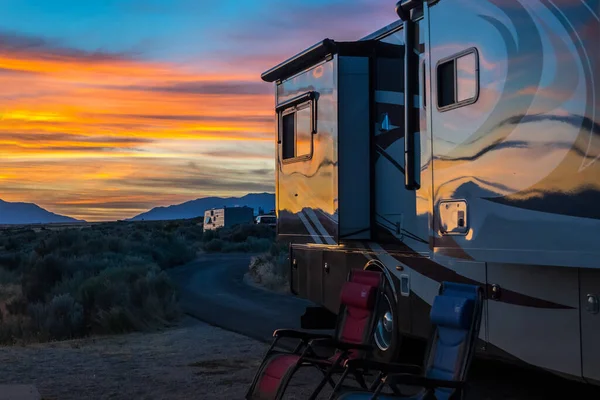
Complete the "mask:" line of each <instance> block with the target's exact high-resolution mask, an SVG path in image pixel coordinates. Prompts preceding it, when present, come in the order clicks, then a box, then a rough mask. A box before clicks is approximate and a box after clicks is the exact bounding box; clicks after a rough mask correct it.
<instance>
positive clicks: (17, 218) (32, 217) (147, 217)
mask: <svg viewBox="0 0 600 400" xmlns="http://www.w3.org/2000/svg"><path fill="white" fill-rule="evenodd" d="M236 206H248V207H252V208H253V209H254V214H255V215H256V214H258V212H259V209H262V210H263V211H264V212H266V213H268V212H270V211H272V210H274V209H275V194H273V193H249V194H247V195H245V196H242V197H204V198H200V199H196V200H191V201H187V202H185V203H181V204H174V205H170V206H166V207H155V208H153V209H151V210H149V211H146V212H144V213H141V214H139V215H136V216H135V217H133V218H129V219H128V220H127V221H159V220H162V221H164V220H172V219H188V218H195V217H199V216H203V215H204V211H206V210H208V209H211V208H219V207H236ZM84 222H86V221H84V220H79V219H75V218H71V217H67V216H65V215H59V214H55V213H53V212H50V211H48V210H45V209H43V208H42V207H40V206H38V205H37V204H34V203H11V202H8V201H3V200H0V225H25V224H52V223H84Z"/></svg>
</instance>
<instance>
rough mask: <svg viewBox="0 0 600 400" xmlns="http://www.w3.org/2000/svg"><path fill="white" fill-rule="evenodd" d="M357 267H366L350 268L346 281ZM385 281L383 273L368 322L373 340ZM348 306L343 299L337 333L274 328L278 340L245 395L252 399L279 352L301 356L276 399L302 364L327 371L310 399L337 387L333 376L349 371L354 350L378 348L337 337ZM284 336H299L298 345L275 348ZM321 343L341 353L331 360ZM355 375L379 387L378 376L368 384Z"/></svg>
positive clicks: (362, 382)
mask: <svg viewBox="0 0 600 400" xmlns="http://www.w3.org/2000/svg"><path fill="white" fill-rule="evenodd" d="M355 271H363V270H350V271H349V272H348V275H347V280H346V281H352V277H353V273H354V272H355ZM384 284H385V279H384V278H383V276H381V277H380V281H379V285H378V286H377V287H376V293H375V303H374V305H373V311H372V313H371V316H370V317H369V321H368V322H367V327H368V328H367V329H368V333H366V334H365V336H366V337H367V338H368V339H367V340H371V338H372V333H373V327H374V322H375V320H376V317H377V309H378V308H379V303H380V298H381V296H382V292H383V287H384ZM345 308H346V306H345V305H344V304H343V303H340V307H339V311H338V318H337V322H336V327H335V330H334V333H333V334H332V335H331V334H322V333H313V332H304V331H299V330H294V329H277V330H275V331H274V332H273V337H274V340H273V342H272V343H271V346H270V347H269V348H268V350H267V351H266V353H265V355H264V356H263V359H262V361H261V364H260V366H259V367H258V369H257V371H256V373H255V375H254V378H253V380H252V383H251V385H250V388H249V389H248V391H247V392H246V396H245V398H246V399H247V400H251V399H252V393H253V391H254V389H255V388H256V385H257V384H258V382H259V378H260V377H261V373H262V372H263V370H264V369H265V368H266V367H267V366H268V361H269V358H270V357H271V356H274V355H279V354H287V355H297V356H298V360H297V361H296V363H295V365H294V366H293V367H292V368H291V369H290V370H289V371H288V372H287V373H286V375H285V376H284V377H283V378H282V380H281V382H280V384H279V388H278V391H277V394H276V397H275V399H276V400H279V399H281V398H282V396H283V394H284V393H285V390H286V389H287V387H288V385H289V381H290V380H291V378H292V377H293V375H294V374H295V373H296V371H297V370H298V369H300V368H302V367H307V366H313V367H316V368H317V369H318V370H319V371H320V372H321V373H322V374H323V379H322V380H321V381H320V382H319V384H318V385H317V387H316V388H315V389H314V390H313V392H312V394H311V396H310V398H309V399H310V400H314V399H315V398H316V397H317V396H318V394H319V393H320V392H321V390H322V389H323V387H324V386H325V385H326V384H327V383H329V384H330V385H331V387H335V386H336V383H335V381H334V380H333V379H332V376H333V375H334V374H336V373H338V374H339V373H345V372H346V369H345V368H344V366H345V364H346V362H347V361H348V360H349V356H350V352H351V351H352V350H357V351H363V352H370V351H372V350H373V349H374V347H373V345H371V344H369V343H348V342H343V341H340V340H338V339H336V338H337V337H339V335H340V333H341V329H342V328H343V315H344V312H345ZM282 338H291V339H298V340H299V343H298V344H297V345H296V347H295V348H294V350H292V351H291V352H289V351H280V350H275V347H276V345H277V343H278V341H279V340H280V339H282ZM318 347H324V348H326V349H328V350H332V351H333V354H334V355H335V353H339V355H338V357H337V358H336V359H335V361H333V362H331V361H330V359H331V357H332V356H331V355H327V356H319V355H318V354H317V352H316V350H315V348H318ZM354 376H355V378H356V379H357V381H358V383H359V384H360V385H361V387H363V388H364V389H370V390H374V389H375V387H376V384H377V383H378V382H379V380H377V381H375V382H374V383H373V384H372V385H371V386H369V387H367V384H366V382H365V381H364V377H363V374H356V375H354Z"/></svg>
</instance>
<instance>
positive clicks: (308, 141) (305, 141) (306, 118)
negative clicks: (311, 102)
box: [296, 105, 312, 157]
mask: <svg viewBox="0 0 600 400" xmlns="http://www.w3.org/2000/svg"><path fill="white" fill-rule="evenodd" d="M310 127H311V123H310V107H309V106H308V105H307V106H306V107H304V108H302V109H300V110H298V112H297V113H296V157H303V156H310V153H311V150H312V129H311V128H310Z"/></svg>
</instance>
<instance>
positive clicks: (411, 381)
mask: <svg viewBox="0 0 600 400" xmlns="http://www.w3.org/2000/svg"><path fill="white" fill-rule="evenodd" d="M383 382H384V383H386V384H390V383H394V384H401V385H409V386H421V387H424V388H427V389H435V388H439V387H444V388H451V389H461V388H463V387H464V386H465V382H463V381H448V380H445V379H432V378H427V377H424V376H421V375H413V374H406V373H401V374H389V375H387V376H385V377H384V378H383Z"/></svg>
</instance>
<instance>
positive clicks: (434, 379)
mask: <svg viewBox="0 0 600 400" xmlns="http://www.w3.org/2000/svg"><path fill="white" fill-rule="evenodd" d="M482 308H483V290H482V289H481V287H479V286H473V285H466V284H460V283H452V282H443V283H442V285H441V287H440V293H439V295H437V296H436V297H435V299H434V301H433V305H432V307H431V312H430V319H431V324H432V333H431V336H430V340H429V346H428V350H427V354H426V357H425V362H424V364H423V368H420V369H421V371H420V372H419V373H414V370H415V366H411V365H403V364H386V363H378V362H374V361H371V360H367V359H356V360H351V361H349V362H348V363H347V365H346V371H345V372H344V374H343V375H342V377H341V378H340V381H339V382H338V384H337V385H336V387H335V388H334V393H333V394H332V395H331V397H330V399H334V398H337V399H338V400H342V399H343V400H367V399H380V400H392V399H394V400H399V399H410V400H429V399H438V400H454V399H462V398H463V396H464V391H465V390H464V389H465V384H466V380H467V373H468V371H469V368H470V366H471V361H472V359H473V355H474V353H475V343H476V341H477V338H478V337H479V327H480V325H481V315H482ZM367 370H371V371H373V370H379V371H381V379H380V383H379V385H378V386H377V389H376V390H375V392H374V393H373V392H367V391H360V390H359V389H356V390H354V391H347V392H345V393H343V394H341V395H340V396H339V397H337V394H338V393H339V391H340V389H341V388H342V387H343V380H344V379H345V377H346V376H347V375H348V374H350V373H351V374H353V375H356V374H357V373H359V371H367ZM411 370H412V372H407V371H411ZM399 385H403V386H410V387H416V389H417V390H418V389H419V388H420V390H418V392H417V393H412V394H406V392H403V391H402V389H400V388H399V387H398V386H399ZM385 388H389V389H390V390H391V391H392V393H391V394H384V393H383V390H384V389H385Z"/></svg>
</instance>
